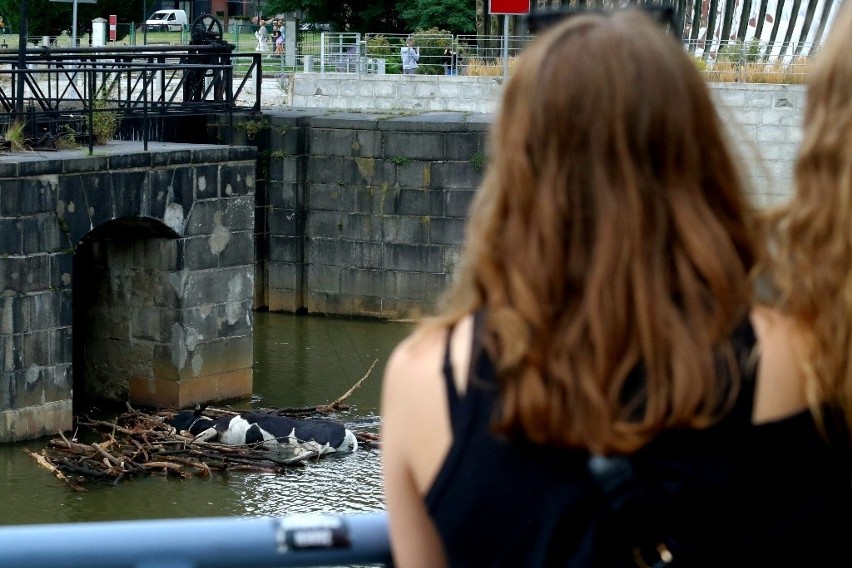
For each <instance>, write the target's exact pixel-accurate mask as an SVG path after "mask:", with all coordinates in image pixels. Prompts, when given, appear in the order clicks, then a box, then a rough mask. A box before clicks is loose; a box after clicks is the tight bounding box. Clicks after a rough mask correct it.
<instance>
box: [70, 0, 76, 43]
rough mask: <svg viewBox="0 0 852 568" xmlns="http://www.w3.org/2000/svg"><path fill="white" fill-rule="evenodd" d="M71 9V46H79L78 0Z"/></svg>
mask: <svg viewBox="0 0 852 568" xmlns="http://www.w3.org/2000/svg"><path fill="white" fill-rule="evenodd" d="M73 6H74V7H73V8H72V9H71V47H77V0H74V2H73Z"/></svg>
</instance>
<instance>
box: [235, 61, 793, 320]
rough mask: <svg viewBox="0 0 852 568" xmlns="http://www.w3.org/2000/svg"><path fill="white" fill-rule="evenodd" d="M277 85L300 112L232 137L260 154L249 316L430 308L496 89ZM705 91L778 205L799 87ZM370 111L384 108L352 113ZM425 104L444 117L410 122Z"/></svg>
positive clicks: (767, 198)
mask: <svg viewBox="0 0 852 568" xmlns="http://www.w3.org/2000/svg"><path fill="white" fill-rule="evenodd" d="M289 80H290V81H291V83H290V85H289V87H288V88H290V89H291V92H293V97H292V99H293V102H294V103H299V104H303V105H306V107H307V106H310V107H311V108H282V109H281V110H278V109H273V110H266V111H264V112H263V113H262V115H260V114H259V115H258V116H257V117H256V118H255V119H254V120H251V121H247V122H243V123H241V124H238V128H237V133H236V137H237V142H238V143H244V144H256V145H258V146H259V148H261V156H262V159H261V161H260V167H259V182H258V202H257V227H258V235H257V240H258V257H257V270H256V278H255V282H256V286H257V288H256V294H255V301H256V307H258V308H268V309H270V310H273V311H299V310H307V311H313V312H328V313H336V314H346V315H369V316H377V317H383V318H410V317H417V316H419V315H421V314H423V313H426V312H428V311H430V309H431V308H432V306H433V305H434V301H435V299H436V298H437V297H438V296H439V295H440V293H441V291H442V290H443V289H444V288H445V287H446V285H447V283H448V282H449V280H450V278H452V274H453V269H454V266H455V263H456V258H457V256H458V252H459V249H460V244H461V241H462V238H463V227H464V223H465V221H466V219H467V207H468V205H469V203H470V201H471V198H472V196H473V193H474V191H475V190H476V187H477V185H478V184H479V181H480V179H481V174H482V171H481V166H482V164H483V163H484V162H485V158H486V155H487V148H486V145H487V131H488V128H489V127H490V125H491V122H492V120H493V114H492V113H490V112H469V111H468V110H466V109H467V108H478V109H480V110H482V109H489V110H490V109H492V108H493V105H494V102H495V101H496V98H497V97H498V96H499V88H500V85H499V83H498V82H495V81H494V79H493V78H492V79H488V78H476V77H458V78H456V77H421V76H414V77H404V76H401V75H386V76H376V75H374V76H362V77H361V78H358V77H357V76H355V75H340V74H335V75H332V74H329V75H321V74H316V73H314V74H310V73H309V74H304V75H303V74H299V75H298V76H297V78H296V79H292V78H291V79H289ZM474 86H476V87H477V88H473V87H474ZM711 91H712V95H713V97H714V100H715V102H716V103H717V105H718V109H719V113H720V115H721V117H722V118H723V121H724V123H725V124H726V126H727V128H728V130H729V132H730V135H731V138H732V140H733V143H734V147H735V149H736V151H737V155H738V157H739V159H740V161H741V164H742V169H743V172H744V175H745V177H746V180H747V181H748V182H749V184H750V192H751V195H752V198H753V200H754V202H755V203H756V204H757V205H758V206H767V205H772V204H777V203H779V202H781V201H782V200H784V199H786V198H787V197H788V196H789V194H790V192H791V188H792V176H793V161H794V159H795V152H796V149H797V148H798V143H799V140H800V138H801V129H800V126H799V124H800V122H801V116H802V110H803V106H804V98H805V92H804V88H803V87H801V86H785V85H752V84H714V85H711ZM310 93H314V94H312V95H311V94H310ZM406 94H407V95H408V96H406ZM406 105H409V106H406ZM341 107H342V108H341ZM376 107H380V108H384V107H388V108H389V109H396V110H381V111H368V110H367V111H361V110H357V111H356V110H353V109H360V108H376ZM436 107H438V108H441V107H444V108H454V107H455V108H456V110H454V111H432V112H419V110H420V109H425V108H436ZM459 107H464V108H462V109H461V110H459ZM402 108H407V109H408V111H409V112H403V111H401V110H399V109H402ZM411 111H413V112H411Z"/></svg>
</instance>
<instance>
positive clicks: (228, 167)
mask: <svg viewBox="0 0 852 568" xmlns="http://www.w3.org/2000/svg"><path fill="white" fill-rule="evenodd" d="M254 170H255V164H254V162H245V163H242V164H235V163H228V164H224V165H221V166H219V186H220V197H232V196H235V195H254V192H255V187H256V183H255V175H256V174H255V171H254ZM207 189H208V190H209V185H208V186H207ZM198 191H199V193H198V196H199V198H202V197H204V198H206V197H207V195H206V194H202V193H201V185H200V184H199V186H198Z"/></svg>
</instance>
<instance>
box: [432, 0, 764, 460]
mask: <svg viewBox="0 0 852 568" xmlns="http://www.w3.org/2000/svg"><path fill="white" fill-rule="evenodd" d="M491 136H492V138H491V150H492V153H491V156H490V158H489V166H488V170H487V172H486V175H485V178H484V180H483V183H482V185H481V188H480V190H479V192H478V193H477V195H476V197H475V200H474V204H473V207H472V212H471V219H470V222H469V226H468V238H467V241H466V247H465V250H464V254H463V262H462V266H461V268H460V274H459V278H458V280H457V282H456V284H455V286H454V287H453V288H452V289H451V290H450V292H449V295H448V296H447V298H446V301H447V303H446V304H445V308H444V312H443V314H442V316H441V317H440V318H439V319H438V320H437V322H438V323H441V324H443V325H447V324H450V323H452V322H454V321H456V320H458V319H460V318H462V317H464V315H466V314H468V313H471V312H473V311H476V310H478V309H480V308H486V311H487V319H486V324H485V341H486V346H487V348H488V350H489V353H490V355H491V357H492V358H493V360H494V362H495V365H496V369H497V375H498V379H499V381H500V387H501V393H500V394H501V408H500V412H499V416H498V417H497V418H496V420H495V423H494V425H495V429H496V431H497V432H500V433H505V434H510V435H514V436H520V437H523V438H526V439H529V440H531V441H533V442H536V443H544V444H549V445H554V446H561V447H581V448H587V449H589V450H591V451H595V452H600V453H612V452H631V451H634V450H636V449H638V448H639V447H641V446H642V445H644V444H645V443H647V442H648V441H649V440H650V439H652V438H653V437H654V436H655V435H656V434H657V433H659V432H660V431H661V430H663V429H665V428H669V427H680V426H684V427H699V428H700V427H706V426H707V425H709V424H711V423H713V422H714V421H715V420H716V419H717V418H718V417H719V416H720V414H721V413H722V412H723V410H724V409H725V408H726V407H727V404H728V403H730V401H731V400H732V397H733V396H734V395H735V393H736V390H737V381H738V380H739V378H738V376H737V375H736V373H735V372H734V373H733V377H732V379H731V381H729V382H728V383H726V384H723V383H724V381H722V380H720V379H719V378H718V376H717V373H716V371H717V369H716V364H717V363H718V361H719V360H718V359H715V358H714V356H715V355H718V353H719V348H720V346H721V345H722V344H725V343H726V340H727V338H728V336H729V334H730V333H731V331H732V330H733V328H734V327H735V326H736V324H738V323H740V322H741V321H742V318H744V317H745V315H746V314H747V310H748V304H749V297H750V286H749V282H748V278H747V274H748V272H749V270H750V269H751V267H752V262H753V258H754V256H755V252H754V241H753V238H754V231H753V226H752V221H751V219H752V218H751V214H750V209H749V208H748V207H747V205H746V202H745V200H744V197H743V192H742V187H741V181H740V178H739V176H738V173H737V171H736V168H735V166H734V163H733V162H732V159H731V156H730V155H729V153H728V149H727V144H726V142H725V140H724V139H723V135H722V133H721V130H720V124H719V120H718V117H717V115H716V110H715V108H714V106H713V104H712V102H711V99H710V96H709V92H708V89H707V86H706V85H705V83H704V81H703V80H702V78H701V76H700V75H699V73H698V71H697V70H696V69H695V66H694V64H693V63H692V62H691V61H690V59H689V58H688V56H687V55H686V54H685V53H684V52H683V49H682V48H681V46H680V45H679V44H678V43H677V42H676V41H675V40H674V39H673V38H672V37H669V36H667V35H666V34H664V33H663V31H662V30H661V29H660V28H659V26H658V25H657V24H656V23H654V22H652V21H651V20H650V19H649V18H648V17H646V16H644V15H643V14H641V13H639V12H637V11H633V10H625V11H621V12H617V13H615V14H614V15H612V16H610V17H604V16H601V15H592V14H586V15H580V16H576V17H573V18H571V19H569V20H567V21H564V22H562V23H560V24H558V25H556V26H554V27H553V28H551V29H550V30H548V31H547V32H545V33H543V34H542V35H540V36H539V37H538V38H537V39H536V40H535V41H534V42H533V43H532V45H530V46H529V47H528V48H527V49H526V51H525V52H524V53H523V54H522V55H521V57H520V61H519V62H518V65H517V66H516V67H515V70H514V72H513V75H512V77H511V79H510V81H509V82H508V84H507V85H506V87H505V92H504V93H503V100H502V104H501V108H500V111H499V114H498V116H497V120H496V121H495V124H494V128H493V130H492V134H491ZM722 350H723V351H724V349H722ZM729 354H730V352H729ZM728 362H729V363H730V360H728ZM732 366H733V365H732ZM637 369H641V371H643V372H644V382H643V383H641V384H640V385H634V384H633V383H632V382H630V383H629V377H630V374H631V372H633V371H635V370H637ZM630 381H632V379H630ZM628 383H629V384H628ZM637 386H638V387H639V388H636V387H637Z"/></svg>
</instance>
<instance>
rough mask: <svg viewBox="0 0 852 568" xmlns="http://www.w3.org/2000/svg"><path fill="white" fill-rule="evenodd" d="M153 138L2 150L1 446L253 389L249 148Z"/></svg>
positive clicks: (252, 163)
mask: <svg viewBox="0 0 852 568" xmlns="http://www.w3.org/2000/svg"><path fill="white" fill-rule="evenodd" d="M149 146H150V151H148V152H145V151H143V150H142V145H141V144H136V143H127V142H121V143H119V142H116V143H112V144H110V145H108V146H103V147H99V148H98V151H97V154H96V155H94V156H88V153H87V152H86V151H84V150H69V151H63V152H51V153H49V154H47V155H42V154H39V153H36V152H25V153H14V154H6V155H3V156H0V442H8V441H16V440H25V439H31V438H37V437H40V436H44V435H48V434H53V433H55V432H56V431H57V430H61V429H68V428H70V426H71V418H72V411H73V405H74V403H75V402H76V401H77V399H76V396H72V395H76V394H77V393H76V392H75V391H77V390H84V391H86V390H88V391H89V394H90V395H93V396H97V397H102V398H105V399H114V400H121V401H123V400H127V399H129V400H130V402H133V403H137V404H146V405H153V406H182V405H185V404H189V403H191V402H195V401H206V400H217V399H223V398H232V397H237V396H247V395H249V394H251V392H252V370H251V366H252V362H253V341H252V339H253V336H252V304H253V292H254V290H253V276H254V270H253V267H254V265H253V258H254V250H253V248H254V246H253V245H254V218H253V208H254V180H255V169H254V168H255V157H256V151H255V150H254V149H253V148H226V147H213V146H193V147H192V148H190V147H187V146H185V145H174V144H150V145H149ZM72 327H73V329H74V336H73V337H72ZM78 332H79V335H78ZM77 355H80V356H79V357H78V356H77ZM78 370H80V372H84V373H85V375H86V377H85V380H84V379H83V378H82V377H79V376H78ZM77 379H80V381H81V382H78V381H77Z"/></svg>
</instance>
